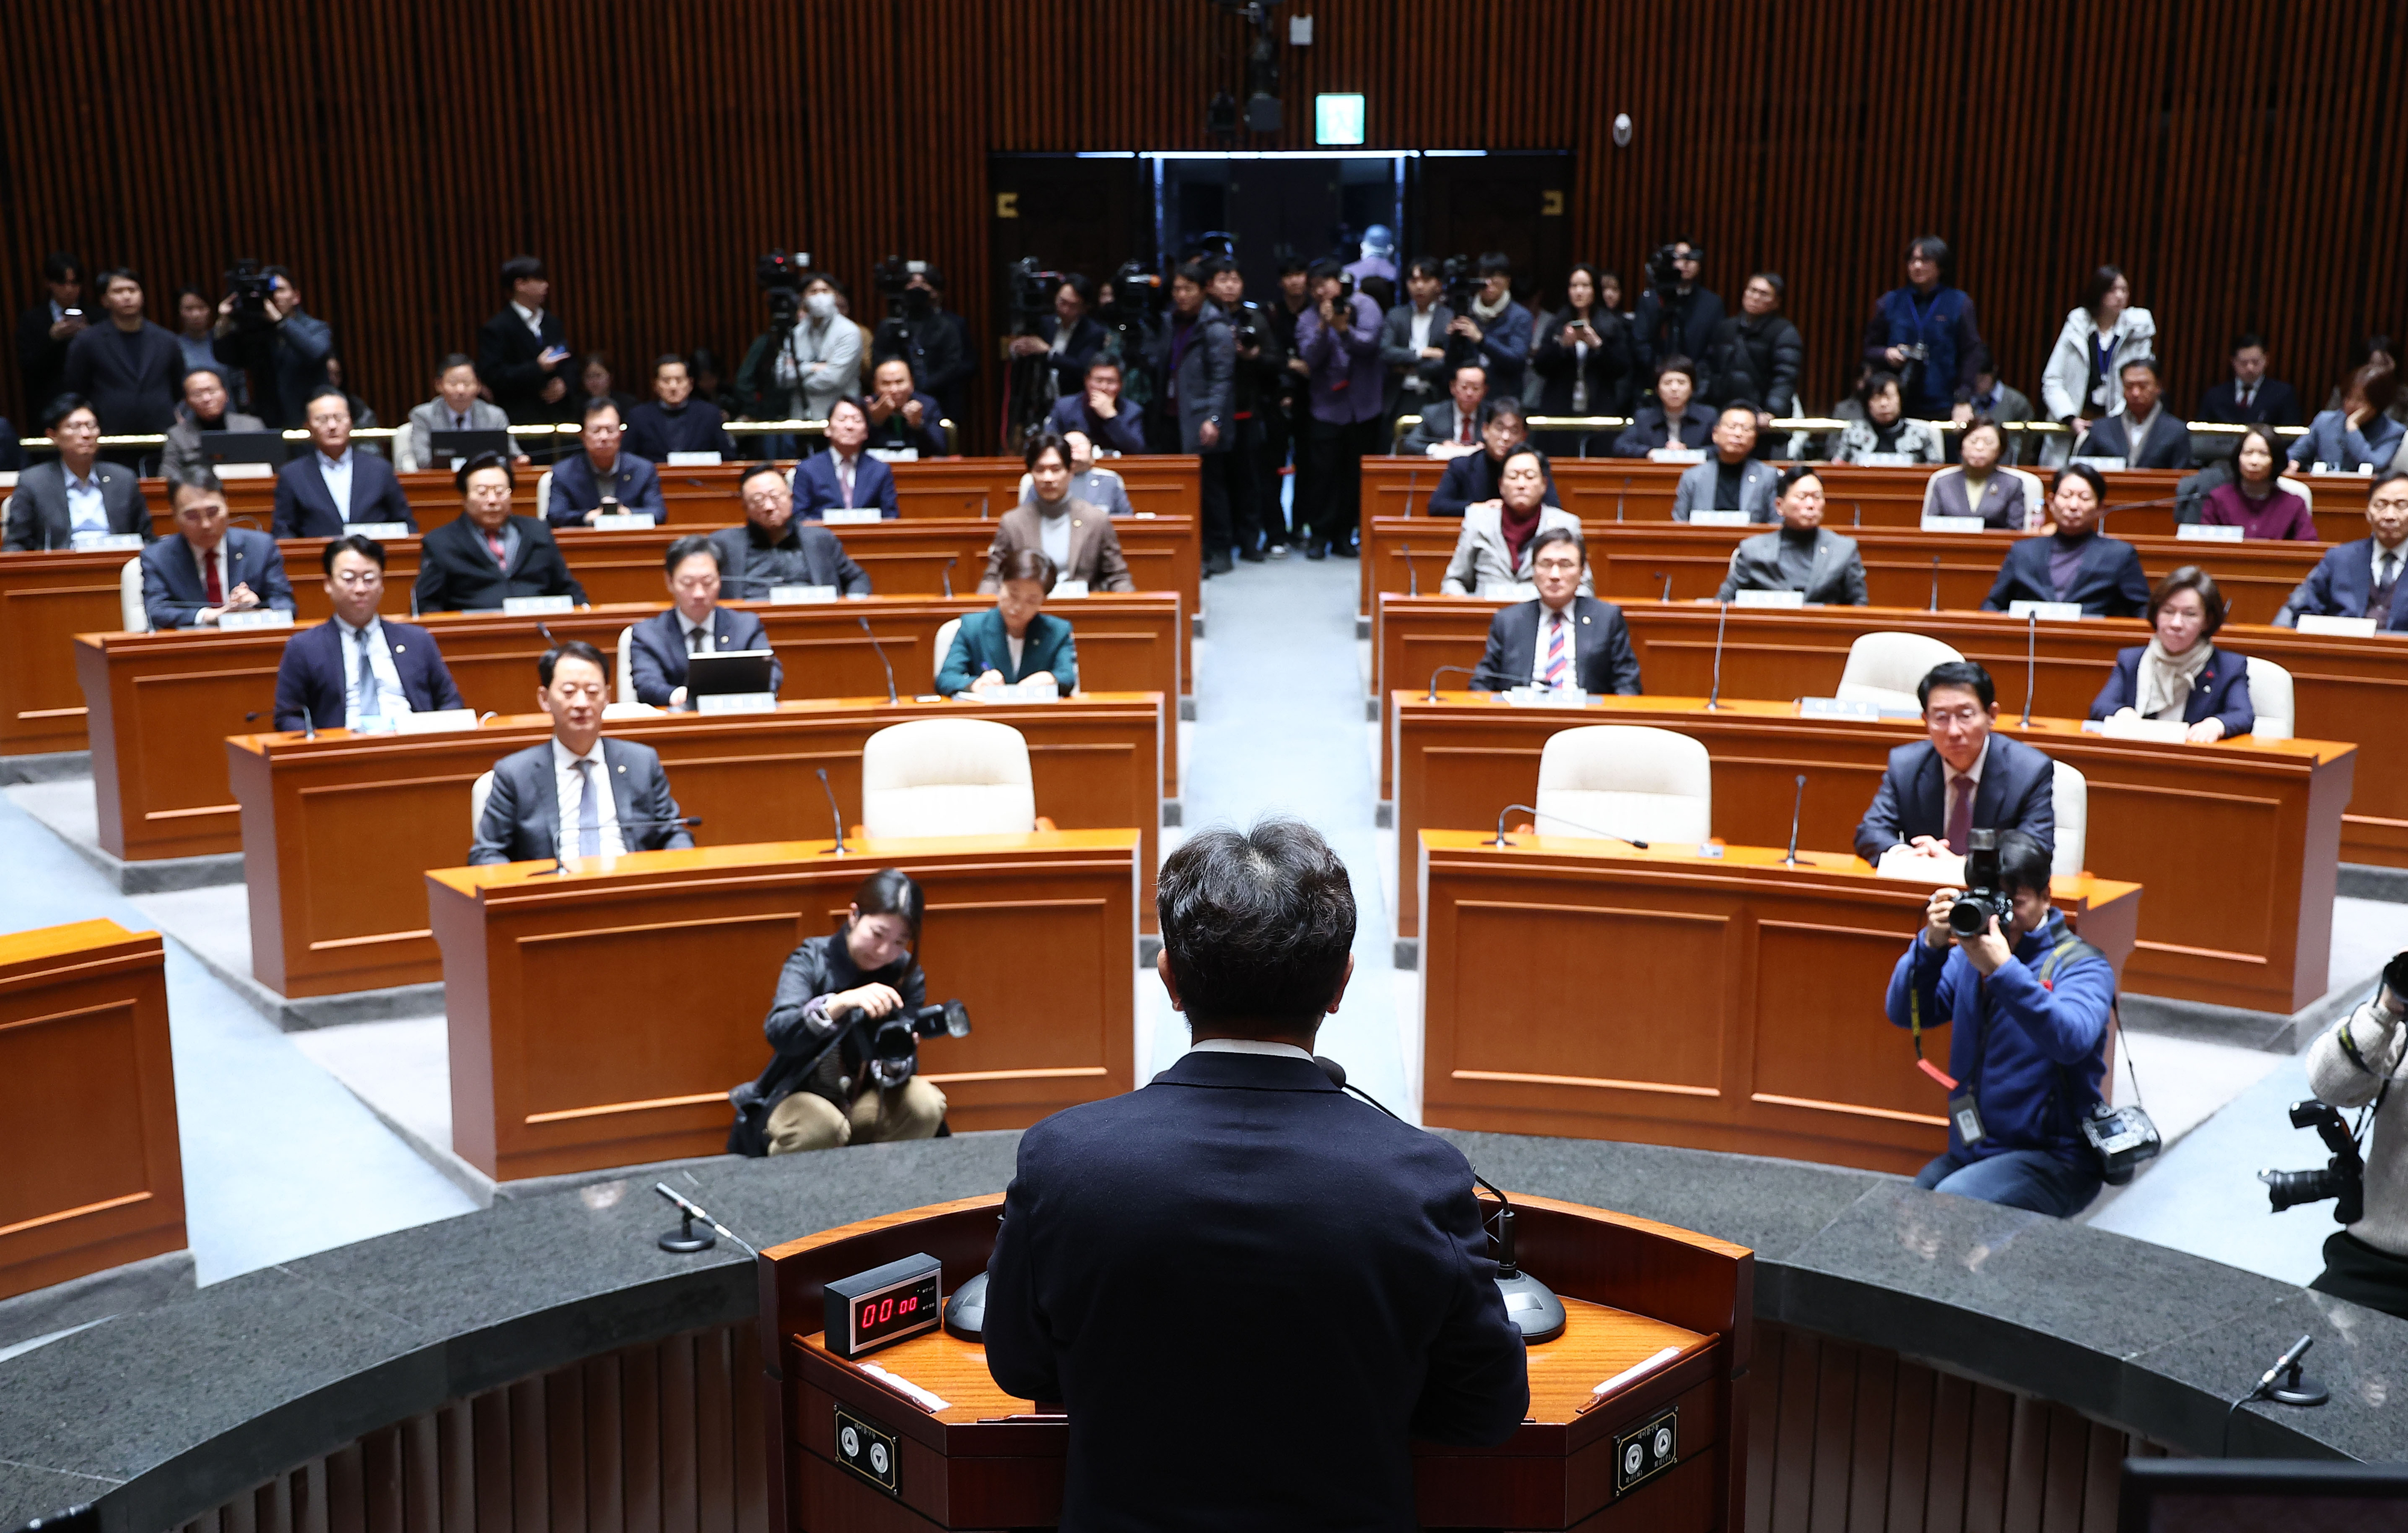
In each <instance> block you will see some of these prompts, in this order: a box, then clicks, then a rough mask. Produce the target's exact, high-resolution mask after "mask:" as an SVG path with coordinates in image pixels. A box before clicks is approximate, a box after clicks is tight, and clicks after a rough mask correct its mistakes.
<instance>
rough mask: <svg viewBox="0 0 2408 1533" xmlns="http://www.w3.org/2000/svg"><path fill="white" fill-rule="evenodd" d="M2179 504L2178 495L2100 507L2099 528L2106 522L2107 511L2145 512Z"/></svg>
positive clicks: (2179, 498) (2180, 498) (2180, 499)
mask: <svg viewBox="0 0 2408 1533" xmlns="http://www.w3.org/2000/svg"><path fill="white" fill-rule="evenodd" d="M2181 504H2182V496H2180V495H2160V496H2159V497H2157V499H2155V500H2128V501H2126V502H2125V503H2124V504H2123V505H2121V506H2101V507H2100V508H2099V522H2100V525H2101V526H2104V525H2105V524H2106V522H2107V513H2108V512H2109V511H2145V510H2147V509H2149V508H2150V507H2152V506H2179V505H2181Z"/></svg>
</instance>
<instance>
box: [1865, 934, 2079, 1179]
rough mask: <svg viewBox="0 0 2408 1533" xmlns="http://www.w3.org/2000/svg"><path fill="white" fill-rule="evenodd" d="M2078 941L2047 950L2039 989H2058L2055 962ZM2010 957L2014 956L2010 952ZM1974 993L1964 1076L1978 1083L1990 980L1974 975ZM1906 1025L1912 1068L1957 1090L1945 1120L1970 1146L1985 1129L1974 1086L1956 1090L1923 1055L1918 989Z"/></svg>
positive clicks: (1987, 1041)
mask: <svg viewBox="0 0 2408 1533" xmlns="http://www.w3.org/2000/svg"><path fill="white" fill-rule="evenodd" d="M2081 940H2082V939H2081V938H2077V937H2074V936H2072V935H2071V933H2069V934H2067V936H2066V937H2065V938H2064V939H2063V940H2061V941H2059V942H2058V943H2057V944H2056V945H2055V946H2054V947H2052V948H2050V949H2049V950H2048V956H2046V957H2045V958H2042V960H2041V961H2040V968H2039V970H2038V971H2037V973H2036V975H2035V978H2037V979H2038V980H2039V981H2040V984H2041V988H2042V990H2051V991H2053V990H2055V989H2056V988H2057V984H2056V980H2057V965H2059V964H2060V963H2062V962H2064V961H2065V956H2066V954H2068V953H2071V952H2072V951H2073V950H2074V949H2075V948H2076V947H2078V946H2080V945H2081ZM2009 956H2011V957H2012V956H2013V953H2012V951H2010V953H2009ZM1973 994H1974V996H1975V999H1976V1004H1977V1006H1978V1010H1977V1012H1976V1018H1977V1020H1976V1021H1975V1022H1974V1024H1973V1068H1972V1069H1971V1072H1970V1073H1969V1074H1968V1076H1967V1081H1968V1082H1979V1081H1980V1080H1981V1079H1982V1060H1983V1059H1984V1057H1985V1055H1987V1054H1988V1053H1989V1048H1990V1003H1989V981H1987V980H1985V979H1981V978H1978V977H1977V978H1976V979H1975V980H1974V981H1973ZM1907 1025H1908V1029H1909V1031H1910V1032H1911V1033H1912V1034H1913V1035H1914V1067H1915V1068H1916V1069H1919V1070H1921V1071H1922V1072H1923V1073H1924V1074H1926V1075H1928V1076H1929V1077H1931V1079H1933V1080H1934V1081H1937V1082H1940V1084H1941V1085H1942V1087H1944V1088H1945V1089H1947V1090H1948V1091H1951V1092H1955V1093H1956V1095H1955V1096H1950V1097H1949V1098H1948V1121H1949V1123H1950V1124H1952V1125H1955V1127H1956V1129H1957V1139H1959V1140H1960V1141H1962V1142H1963V1143H1966V1144H1969V1145H1970V1144H1977V1143H1979V1142H1980V1141H1981V1139H1983V1137H1984V1135H1985V1132H1986V1131H1985V1129H1984V1128H1983V1126H1982V1108H1981V1104H1980V1103H1978V1102H1976V1101H1975V1100H1974V1098H1973V1091H1974V1088H1973V1086H1972V1085H1971V1084H1966V1085H1965V1089H1964V1090H1962V1091H1957V1086H1958V1085H1959V1084H1960V1082H1957V1081H1956V1080H1954V1079H1952V1078H1951V1077H1950V1076H1949V1074H1948V1072H1947V1071H1945V1070H1943V1069H1942V1068H1941V1067H1939V1066H1937V1065H1935V1064H1933V1063H1932V1062H1931V1061H1930V1060H1928V1059H1926V1058H1925V1057H1923V1002H1922V996H1921V993H1920V992H1919V991H1914V992H1910V993H1909V996H1908V1004H1907Z"/></svg>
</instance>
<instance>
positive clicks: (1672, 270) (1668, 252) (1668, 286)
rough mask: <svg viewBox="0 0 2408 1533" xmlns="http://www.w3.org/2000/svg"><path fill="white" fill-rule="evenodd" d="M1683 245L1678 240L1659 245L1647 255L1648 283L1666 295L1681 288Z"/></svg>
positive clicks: (1658, 292) (1657, 291)
mask: <svg viewBox="0 0 2408 1533" xmlns="http://www.w3.org/2000/svg"><path fill="white" fill-rule="evenodd" d="M1680 251H1681V247H1680V244H1679V243H1678V242H1677V241H1676V242H1674V243H1672V244H1670V245H1658V246H1656V250H1655V252H1654V253H1653V254H1651V255H1649V256H1648V257H1647V285H1648V286H1650V287H1652V288H1654V289H1655V290H1656V293H1657V294H1661V295H1662V296H1664V297H1668V298H1669V297H1670V296H1671V295H1672V294H1675V293H1678V292H1679V291H1680V290H1681V254H1680Z"/></svg>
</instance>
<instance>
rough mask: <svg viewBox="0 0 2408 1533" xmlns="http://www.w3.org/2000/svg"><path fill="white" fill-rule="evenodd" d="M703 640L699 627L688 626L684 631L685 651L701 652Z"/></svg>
mask: <svg viewBox="0 0 2408 1533" xmlns="http://www.w3.org/2000/svg"><path fill="white" fill-rule="evenodd" d="M703 641H704V635H703V631H702V630H701V629H699V628H688V629H687V630H686V631H685V652H686V653H688V654H700V653H702V647H703Z"/></svg>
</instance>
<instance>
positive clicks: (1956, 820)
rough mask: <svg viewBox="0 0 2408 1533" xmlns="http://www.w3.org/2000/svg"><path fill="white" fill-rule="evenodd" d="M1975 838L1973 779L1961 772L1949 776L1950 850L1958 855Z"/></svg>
mask: <svg viewBox="0 0 2408 1533" xmlns="http://www.w3.org/2000/svg"><path fill="white" fill-rule="evenodd" d="M1972 839H1973V780H1972V779H1971V778H1970V777H1967V776H1965V775H1964V774H1963V773H1961V772H1952V773H1950V774H1949V778H1948V850H1949V851H1951V852H1955V853H1957V855H1958V856H1960V857H1961V856H1963V855H1964V854H1965V849H1966V848H1967V847H1969V846H1971V844H1972Z"/></svg>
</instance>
